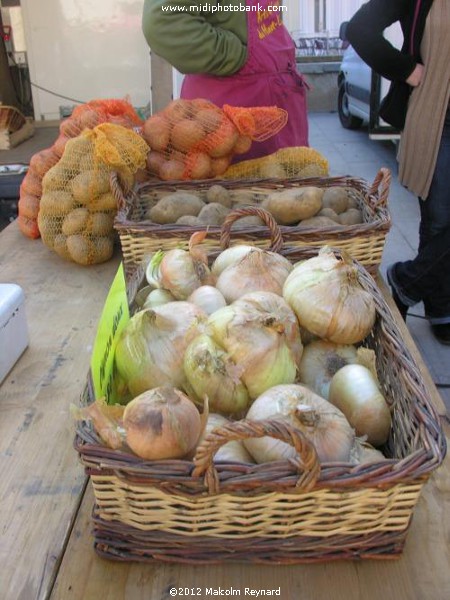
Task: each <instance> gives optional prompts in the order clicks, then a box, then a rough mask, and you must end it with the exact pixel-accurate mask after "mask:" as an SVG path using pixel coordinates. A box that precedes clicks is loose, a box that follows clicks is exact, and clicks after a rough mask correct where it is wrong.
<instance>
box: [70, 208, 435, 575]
mask: <svg viewBox="0 0 450 600" xmlns="http://www.w3.org/2000/svg"><path fill="white" fill-rule="evenodd" d="M253 210H255V209H253ZM236 212H238V211H236ZM231 220H232V219H231ZM274 229H275V227H274ZM225 237H226V235H225ZM278 238H279V236H277V235H276V234H274V235H273V237H272V245H273V244H275V245H277V244H278V242H277V240H278ZM317 251H318V248H317V247H316V248H313V247H311V248H304V249H303V250H302V251H299V249H297V248H284V249H281V250H280V253H281V254H283V255H284V256H286V257H287V258H288V259H290V260H293V258H294V259H295V260H298V259H299V256H300V258H309V257H310V256H314V255H316V254H317ZM354 265H355V268H356V270H357V275H358V279H359V282H360V283H361V285H362V286H363V287H364V289H366V290H367V291H369V292H370V293H371V295H372V296H373V298H374V301H375V304H376V310H377V319H376V323H375V326H374V328H373V330H372V332H371V333H370V335H369V336H368V337H367V338H366V340H365V341H364V345H365V346H367V347H370V348H373V350H374V351H375V354H376V360H377V371H378V373H379V374H381V382H380V383H381V386H382V389H383V393H384V396H385V398H386V399H387V401H388V403H389V404H390V406H391V409H392V428H391V433H390V436H389V440H388V442H387V444H386V446H385V448H384V453H385V455H386V456H387V457H389V458H388V459H387V460H385V461H381V462H375V463H369V464H362V465H352V464H350V463H319V461H318V458H317V455H316V452H315V449H314V447H313V446H312V444H311V443H310V442H308V441H307V439H306V438H305V437H304V436H303V435H302V434H301V432H299V431H298V430H296V429H294V428H292V427H291V426H290V425H288V424H287V423H285V422H282V421H277V420H269V421H262V422H251V421H246V420H244V421H237V422H234V423H231V424H229V425H226V426H224V427H221V428H219V429H215V430H214V431H213V432H211V433H210V434H209V435H208V436H207V437H206V439H205V440H204V441H203V443H202V444H201V445H200V446H199V448H198V449H197V451H196V455H195V457H194V458H193V460H164V461H145V460H142V459H140V458H138V457H137V456H134V455H132V454H131V453H126V452H119V451H114V450H111V449H109V448H106V447H105V446H104V445H103V444H102V443H101V442H100V440H99V438H98V436H97V435H96V433H95V432H94V431H93V429H92V426H91V425H90V424H88V423H84V422H83V423H81V424H80V425H79V427H78V430H77V436H76V440H75V447H76V449H77V451H78V452H79V454H80V457H81V460H82V463H83V465H84V466H85V468H86V472H87V473H88V474H89V476H90V478H91V482H92V484H93V489H94V493H95V499H96V504H95V507H94V512H93V522H94V536H95V547H96V550H97V552H98V553H99V554H100V555H102V556H104V557H108V558H113V559H116V560H123V561H143V562H154V561H172V562H186V563H191V564H203V563H215V562H225V561H238V562H255V563H278V564H292V563H301V562H319V561H325V560H332V559H342V558H395V557H398V556H399V555H400V554H401V552H402V549H403V546H404V542H405V538H406V535H407V532H408V528H409V525H410V522H411V518H412V514H413V510H414V507H415V505H416V503H417V501H418V498H419V495H420V492H421V489H422V487H423V485H424V484H425V483H426V481H427V479H428V478H429V476H430V474H431V473H432V471H433V470H434V469H436V468H437V467H438V466H439V464H440V463H441V462H442V460H443V458H444V456H445V452H446V443H445V437H444V434H443V432H442V429H441V427H440V424H439V419H438V416H437V414H436V412H435V410H434V408H433V406H432V404H431V401H430V399H429V397H428V395H427V391H426V388H425V386H424V383H423V381H422V377H421V374H420V371H419V369H418V367H417V365H416V364H415V361H414V359H413V357H412V355H411V354H410V352H409V350H408V349H407V347H406V346H405V345H404V343H403V341H402V337H401V334H400V332H399V330H398V328H397V325H396V324H395V321H394V319H393V317H392V314H391V312H390V309H389V307H388V306H387V304H386V302H385V301H384V299H383V297H382V295H381V293H380V291H379V290H378V288H377V286H376V284H375V281H374V279H373V278H372V276H371V275H370V274H369V273H368V271H367V270H366V269H365V268H364V267H362V266H361V265H360V264H359V263H358V262H356V261H355V262H354ZM142 270H143V269H142V267H141V268H140V269H137V270H136V271H135V273H134V276H133V278H132V279H130V281H129V289H128V291H129V296H130V304H131V303H132V300H133V298H134V296H135V293H136V291H137V289H138V286H139V285H140V281H141V279H142ZM92 400H93V397H92V393H91V390H90V386H89V385H88V386H87V387H86V390H85V393H84V396H83V398H82V402H83V403H84V404H85V403H89V402H91V401H92ZM263 435H270V436H272V437H274V438H277V439H282V440H284V441H286V442H288V443H290V444H292V445H293V446H294V448H295V449H296V451H297V459H296V460H291V461H288V460H286V461H278V462H273V463H266V464H261V465H254V464H243V463H231V462H229V463H214V462H213V458H214V454H215V452H216V451H217V450H218V448H219V447H220V446H221V445H222V444H224V443H227V442H228V441H231V440H234V439H245V438H247V437H261V436H263Z"/></svg>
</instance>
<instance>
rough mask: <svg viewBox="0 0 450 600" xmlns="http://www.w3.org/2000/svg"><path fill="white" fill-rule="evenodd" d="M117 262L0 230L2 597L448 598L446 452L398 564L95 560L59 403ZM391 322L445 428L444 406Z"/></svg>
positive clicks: (73, 396) (68, 422)
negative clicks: (229, 594)
mask: <svg viewBox="0 0 450 600" xmlns="http://www.w3.org/2000/svg"><path fill="white" fill-rule="evenodd" d="M119 260H120V256H119V255H117V256H115V257H114V258H113V259H112V260H111V261H109V262H108V263H106V264H103V265H98V266H93V267H88V268H84V267H79V266H77V265H74V264H70V263H67V262H64V261H62V260H61V259H59V258H58V257H57V256H56V255H55V254H53V253H51V252H50V251H49V250H48V249H47V248H45V246H44V245H43V244H42V242H41V241H40V240H37V241H32V240H28V239H26V238H24V237H23V236H22V235H21V234H20V233H19V231H18V229H17V225H16V224H15V223H13V224H12V225H10V226H9V227H7V228H6V229H5V230H4V231H3V232H2V233H1V234H0V282H3V283H17V284H18V285H20V286H21V287H22V288H23V290H24V292H25V297H26V300H25V306H26V314H27V320H28V326H29V333H30V346H29V348H28V349H27V350H26V351H25V353H24V354H23V355H22V357H21V358H20V360H19V361H18V363H17V364H16V365H15V367H14V368H13V369H12V371H11V372H10V373H9V375H8V376H7V378H6V379H5V381H4V382H3V384H2V385H1V386H0V410H1V418H0V452H1V477H2V479H1V492H0V494H1V512H0V532H1V538H0V539H1V542H0V556H1V560H0V599H1V600H34V599H38V598H39V599H41V598H51V599H52V600H56V599H60V600H67V599H73V600H91V599H93V600H94V599H95V600H120V599H125V598H126V599H127V600H128V599H130V600H141V599H142V600H162V599H166V598H171V597H172V596H171V595H170V594H169V589H170V588H171V587H172V586H174V587H185V588H200V589H201V590H202V593H201V595H198V596H196V597H198V598H202V599H203V598H208V597H211V596H210V595H209V596H207V595H206V592H205V589H206V588H213V589H216V590H219V589H220V588H222V590H224V591H225V590H231V589H233V590H236V591H240V592H241V594H240V595H241V596H244V592H245V587H249V588H253V589H256V590H261V589H266V588H267V589H274V588H278V587H280V588H281V596H280V597H281V598H282V599H283V600H285V599H289V600H290V599H292V600H294V599H295V600H300V599H301V600H317V599H327V600H328V598H332V599H333V600H372V599H373V600H379V599H380V598H383V600H393V599H395V600H448V599H449V598H450V459H449V458H446V460H445V462H444V464H443V465H442V466H441V467H440V468H439V469H438V470H437V471H435V472H434V474H433V475H432V477H431V479H430V481H429V482H428V483H427V485H426V486H425V487H424V491H423V494H422V496H421V499H420V501H419V504H418V506H417V507H416V509H415V511H414V518H413V522H412V525H411V529H410V532H409V533H408V537H407V542H406V547H405V551H404V553H403V556H402V557H401V558H400V559H399V560H395V561H363V562H358V563H356V562H344V561H340V562H336V563H325V564H315V565H296V566H289V567H286V566H283V567H281V566H273V567H272V566H253V565H251V566H249V565H239V564H235V565H218V566H208V567H205V568H203V567H192V566H183V565H171V564H158V565H141V564H120V563H116V562H109V561H105V560H102V559H100V558H98V557H97V555H96V554H95V552H94V550H93V547H92V537H91V533H90V529H91V510H92V506H93V502H94V499H93V494H92V491H91V487H90V485H87V481H86V477H85V475H84V472H83V469H82V467H81V465H80V464H79V461H78V455H77V453H76V452H75V451H74V449H73V447H72V443H73V436H74V425H73V423H72V419H71V416H70V412H69V407H70V404H71V403H77V401H78V398H79V395H80V393H81V392H82V390H83V387H84V384H85V377H86V374H87V371H88V367H89V360H90V352H91V349H92V344H93V341H94V337H95V331H96V325H97V321H98V318H99V316H100V313H101V309H102V306H103V303H104V300H105V298H106V295H107V292H108V289H109V286H110V284H111V282H112V279H113V277H114V274H115V272H116V270H117V266H118V264H119ZM380 286H383V284H382V282H380ZM383 289H384V291H385V295H386V298H387V299H388V301H389V302H391V301H390V297H389V294H388V292H387V290H386V288H384V286H383ZM400 327H401V328H402V331H403V334H404V339H405V340H406V342H407V344H408V346H409V347H410V349H411V351H412V352H413V354H414V356H415V358H416V360H417V362H418V364H419V365H420V367H421V369H422V371H423V377H424V379H425V381H426V383H427V385H428V388H429V392H430V395H431V397H432V399H433V402H434V403H435V406H436V407H437V410H438V412H439V414H440V415H441V416H442V421H443V425H444V427H445V428H446V430H447V432H449V431H450V428H449V427H448V424H449V421H448V419H447V417H446V416H445V407H444V404H443V402H442V400H441V398H440V396H439V394H438V393H437V391H436V389H435V387H434V385H433V383H432V380H431V377H430V375H429V373H428V371H427V370H426V367H425V366H424V363H423V361H422V360H421V357H420V355H419V353H418V351H417V350H416V348H415V346H414V343H413V341H412V339H411V337H410V336H409V334H408V331H407V329H406V328H405V327H404V325H403V324H402V323H401V324H400ZM235 595H237V594H235ZM186 597H194V596H192V595H191V596H186ZM247 597H250V596H247ZM253 597H255V596H253Z"/></svg>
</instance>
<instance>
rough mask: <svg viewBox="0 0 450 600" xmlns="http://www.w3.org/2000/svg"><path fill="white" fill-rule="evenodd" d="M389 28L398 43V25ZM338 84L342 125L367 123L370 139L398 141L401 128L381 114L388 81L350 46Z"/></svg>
mask: <svg viewBox="0 0 450 600" xmlns="http://www.w3.org/2000/svg"><path fill="white" fill-rule="evenodd" d="M346 26H347V23H346V22H344V23H342V24H341V27H340V31H339V37H340V38H341V40H342V41H344V42H345V41H346V37H345V29H346ZM386 31H387V34H388V36H389V39H391V41H392V42H393V43H394V44H395V45H398V44H399V39H400V38H399V33H398V28H396V27H393V26H391V28H389V29H388V30H386ZM400 36H401V32H400ZM337 84H338V101H337V110H338V114H339V120H340V122H341V124H342V127H345V129H358V128H359V127H361V125H363V124H366V125H368V126H369V135H370V137H371V138H374V139H392V140H397V139H398V138H399V137H400V134H399V132H398V131H396V130H394V129H393V128H392V127H391V126H390V125H388V124H387V123H385V122H384V121H382V120H381V119H380V118H379V117H378V108H379V105H380V101H381V99H382V98H383V97H384V96H385V94H386V93H387V91H388V89H389V82H388V81H387V79H384V78H382V77H380V76H379V75H377V74H375V73H373V72H372V69H371V68H370V67H369V65H367V64H366V63H365V62H364V61H363V60H362V58H360V56H359V55H358V54H357V53H356V51H355V50H354V49H353V48H352V46H350V45H349V46H348V47H347V48H346V50H345V51H344V54H343V56H342V61H341V65H340V69H339V74H338V79H337Z"/></svg>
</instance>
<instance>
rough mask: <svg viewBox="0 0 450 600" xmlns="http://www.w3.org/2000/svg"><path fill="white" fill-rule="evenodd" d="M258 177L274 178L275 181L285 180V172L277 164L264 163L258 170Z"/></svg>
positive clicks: (280, 165)
mask: <svg viewBox="0 0 450 600" xmlns="http://www.w3.org/2000/svg"><path fill="white" fill-rule="evenodd" d="M259 175H260V177H268V178H271V177H276V178H277V179H285V178H286V171H285V170H284V168H283V165H282V164H281V163H279V162H273V161H264V162H263V163H262V165H261V167H260V168H259Z"/></svg>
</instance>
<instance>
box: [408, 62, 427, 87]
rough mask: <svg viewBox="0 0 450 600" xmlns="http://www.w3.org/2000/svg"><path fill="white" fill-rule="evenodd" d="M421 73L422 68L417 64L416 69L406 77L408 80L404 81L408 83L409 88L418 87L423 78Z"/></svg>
mask: <svg viewBox="0 0 450 600" xmlns="http://www.w3.org/2000/svg"><path fill="white" fill-rule="evenodd" d="M423 71H424V66H423V65H421V64H420V63H417V65H416V68H415V69H414V71H413V72H412V73H411V75H410V76H409V77H408V79H407V80H406V83H408V84H409V85H410V86H411V87H417V86H418V85H420V82H421V81H422V78H423Z"/></svg>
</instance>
